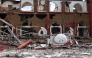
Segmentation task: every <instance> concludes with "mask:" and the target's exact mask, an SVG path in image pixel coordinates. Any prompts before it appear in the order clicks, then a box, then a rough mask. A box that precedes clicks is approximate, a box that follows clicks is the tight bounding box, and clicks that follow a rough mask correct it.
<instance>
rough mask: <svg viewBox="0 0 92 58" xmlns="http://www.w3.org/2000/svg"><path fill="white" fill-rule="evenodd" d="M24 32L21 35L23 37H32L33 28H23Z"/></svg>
mask: <svg viewBox="0 0 92 58" xmlns="http://www.w3.org/2000/svg"><path fill="white" fill-rule="evenodd" d="M21 29H22V30H23V31H22V33H21V35H22V36H26V37H27V38H28V37H32V32H33V28H32V27H31V26H22V28H21Z"/></svg>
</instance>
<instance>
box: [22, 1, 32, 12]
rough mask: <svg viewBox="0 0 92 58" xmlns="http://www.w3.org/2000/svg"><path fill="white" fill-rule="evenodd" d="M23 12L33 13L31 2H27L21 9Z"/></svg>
mask: <svg viewBox="0 0 92 58" xmlns="http://www.w3.org/2000/svg"><path fill="white" fill-rule="evenodd" d="M21 10H22V11H33V5H32V4H31V3H30V2H25V3H24V4H23V5H22V8H21Z"/></svg>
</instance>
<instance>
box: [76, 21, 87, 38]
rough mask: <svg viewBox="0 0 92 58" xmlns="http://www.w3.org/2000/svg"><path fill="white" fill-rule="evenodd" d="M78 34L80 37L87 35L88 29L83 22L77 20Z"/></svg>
mask: <svg viewBox="0 0 92 58" xmlns="http://www.w3.org/2000/svg"><path fill="white" fill-rule="evenodd" d="M78 35H79V36H82V37H86V36H88V30H87V26H86V23H85V22H79V24H78Z"/></svg>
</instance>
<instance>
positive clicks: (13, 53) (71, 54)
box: [0, 46, 92, 58]
mask: <svg viewBox="0 0 92 58" xmlns="http://www.w3.org/2000/svg"><path fill="white" fill-rule="evenodd" d="M0 58H92V48H91V47H84V46H80V47H72V48H69V49H68V48H59V49H46V50H35V49H31V48H25V49H21V50H19V49H16V48H12V47H9V48H8V49H5V50H3V51H1V52H0Z"/></svg>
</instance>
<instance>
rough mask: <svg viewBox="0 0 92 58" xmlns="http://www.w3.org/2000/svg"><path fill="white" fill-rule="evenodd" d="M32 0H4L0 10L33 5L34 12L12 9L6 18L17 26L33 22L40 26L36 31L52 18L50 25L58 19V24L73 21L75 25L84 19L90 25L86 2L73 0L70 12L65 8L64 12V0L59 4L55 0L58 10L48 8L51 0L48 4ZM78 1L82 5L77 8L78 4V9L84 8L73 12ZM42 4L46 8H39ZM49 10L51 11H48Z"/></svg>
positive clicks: (70, 4)
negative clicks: (13, 0) (18, 0)
mask: <svg viewBox="0 0 92 58" xmlns="http://www.w3.org/2000/svg"><path fill="white" fill-rule="evenodd" d="M31 1H32V2H31ZM31 1H29V0H25V1H24V0H21V3H18V4H14V3H13V2H12V1H4V2H3V3H2V5H1V6H0V7H1V8H0V11H4V9H5V8H7V9H5V10H6V11H8V7H9V5H12V7H16V8H22V7H24V6H26V5H27V4H28V5H30V6H32V8H33V10H32V12H33V13H30V11H27V12H26V11H24V12H23V11H22V12H20V11H21V10H19V12H18V11H16V10H15V11H13V12H17V13H12V11H10V13H7V16H6V17H5V18H4V19H5V20H6V21H8V22H9V23H11V24H13V25H15V26H22V25H23V23H24V22H26V23H28V26H30V24H32V26H38V27H35V28H34V29H35V31H36V32H38V31H39V30H40V27H42V26H44V27H46V24H47V19H48V20H50V25H51V24H53V23H54V22H55V21H56V22H57V23H58V24H60V25H64V26H65V27H66V26H67V25H69V24H71V23H72V24H71V25H72V26H74V25H73V24H74V22H75V23H77V24H78V23H80V22H82V21H83V22H85V23H86V26H90V19H89V14H88V13H87V12H88V11H89V10H87V4H86V2H82V1H81V2H79V1H77V2H74V1H72V2H71V3H69V7H70V12H69V11H66V9H64V11H65V13H63V12H62V10H63V8H62V6H64V5H66V3H65V4H64V5H62V3H61V2H62V1H61V2H60V3H59V4H57V3H58V2H55V1H54V3H55V4H56V5H55V7H57V8H58V9H57V10H56V11H50V10H49V9H48V8H47V6H48V4H49V7H50V6H51V5H50V2H49V3H47V2H46V3H47V4H44V1H39V3H38V1H33V0H31ZM27 2H29V3H30V4H29V3H27ZM34 2H35V3H34ZM52 2H53V1H52ZM25 3H26V4H25ZM76 3H79V4H80V5H81V7H80V8H77V6H75V7H76V8H77V9H79V10H82V11H81V13H74V12H73V7H74V5H75V4H76ZM40 6H44V7H45V8H44V9H39V8H40ZM84 6H85V7H84ZM59 7H60V8H59ZM41 8H42V7H41ZM81 8H82V9H81ZM38 9H39V10H38ZM48 10H49V11H50V12H48ZM40 12H41V13H40ZM67 12H69V13H67ZM26 13H27V14H26ZM47 14H48V15H50V17H49V18H47ZM30 16H31V17H30ZM22 20H23V21H22ZM16 22H17V23H16ZM0 25H2V24H0ZM48 25H49V24H48ZM70 27H71V26H70ZM73 28H74V29H75V28H76V29H77V25H76V26H74V27H73ZM88 30H89V28H88ZM75 31H76V30H75ZM63 32H64V31H63Z"/></svg>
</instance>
